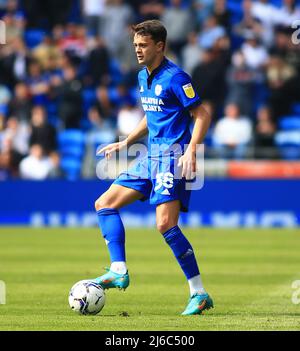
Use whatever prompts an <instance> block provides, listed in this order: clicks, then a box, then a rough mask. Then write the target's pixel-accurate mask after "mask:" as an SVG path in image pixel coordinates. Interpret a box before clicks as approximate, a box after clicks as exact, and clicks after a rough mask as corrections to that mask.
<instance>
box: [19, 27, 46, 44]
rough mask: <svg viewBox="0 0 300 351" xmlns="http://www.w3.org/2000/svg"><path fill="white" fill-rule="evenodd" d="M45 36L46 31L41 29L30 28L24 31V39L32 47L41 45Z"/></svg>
mask: <svg viewBox="0 0 300 351" xmlns="http://www.w3.org/2000/svg"><path fill="white" fill-rule="evenodd" d="M44 36H45V31H43V30H40V29H29V30H26V31H25V33H24V40H25V43H26V45H27V46H28V47H29V48H30V49H32V48H34V47H36V46H37V45H39V44H40V43H41V42H42V41H43V39H44Z"/></svg>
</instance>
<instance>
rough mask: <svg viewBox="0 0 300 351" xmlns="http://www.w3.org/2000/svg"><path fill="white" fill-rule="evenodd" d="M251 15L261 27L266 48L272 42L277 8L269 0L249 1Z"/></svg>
mask: <svg viewBox="0 0 300 351" xmlns="http://www.w3.org/2000/svg"><path fill="white" fill-rule="evenodd" d="M250 6H251V10H250V11H251V15H252V17H253V18H255V19H256V20H258V21H259V22H260V23H261V25H262V28H263V30H262V33H263V38H264V43H265V45H267V46H268V47H269V46H270V45H271V44H272V42H273V40H274V26H275V25H276V22H277V17H278V8H277V7H276V6H275V5H273V4H271V3H270V2H269V0H258V1H251V5H250Z"/></svg>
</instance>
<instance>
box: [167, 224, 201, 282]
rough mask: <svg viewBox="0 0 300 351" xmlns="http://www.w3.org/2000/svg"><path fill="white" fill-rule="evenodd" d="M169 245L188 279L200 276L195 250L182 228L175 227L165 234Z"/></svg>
mask: <svg viewBox="0 0 300 351" xmlns="http://www.w3.org/2000/svg"><path fill="white" fill-rule="evenodd" d="M163 236H164V238H165V240H166V242H167V244H168V245H169V246H170V248H171V249H172V251H173V253H174V255H175V257H176V259H177V261H178V263H179V265H180V267H181V269H182V270H183V272H184V274H185V276H186V278H187V279H191V278H193V277H195V276H197V275H199V274H200V273H199V269H198V265H197V261H196V257H195V255H194V251H193V248H192V246H191V244H190V243H189V241H188V240H187V238H186V237H185V236H184V235H183V234H182V232H181V230H180V228H179V227H178V226H175V227H173V228H171V229H169V230H167V231H166V232H165V233H164V234H163Z"/></svg>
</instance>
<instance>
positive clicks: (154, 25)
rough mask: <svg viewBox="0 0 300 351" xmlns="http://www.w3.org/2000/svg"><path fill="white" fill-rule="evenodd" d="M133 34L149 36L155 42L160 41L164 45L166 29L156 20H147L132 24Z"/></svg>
mask: <svg viewBox="0 0 300 351" xmlns="http://www.w3.org/2000/svg"><path fill="white" fill-rule="evenodd" d="M132 30H133V33H134V34H138V35H142V36H151V38H152V39H153V40H154V42H155V43H158V42H160V41H162V42H163V43H164V46H166V41H167V30H166V28H165V27H164V25H163V24H162V23H161V22H160V21H158V20H148V21H144V22H142V23H139V24H136V25H134V26H132Z"/></svg>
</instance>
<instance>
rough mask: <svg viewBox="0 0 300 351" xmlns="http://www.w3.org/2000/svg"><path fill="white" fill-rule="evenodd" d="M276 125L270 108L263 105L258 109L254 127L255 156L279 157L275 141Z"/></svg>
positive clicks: (258, 157)
mask: <svg viewBox="0 0 300 351" xmlns="http://www.w3.org/2000/svg"><path fill="white" fill-rule="evenodd" d="M275 133H276V125H275V123H274V121H273V119H272V114H271V110H270V108H268V107H266V106H263V107H260V108H259V109H258V111H257V118H256V125H255V129H254V157H255V158H256V159H274V158H278V156H279V154H278V150H277V149H276V145H275V142H274V136H275Z"/></svg>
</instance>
